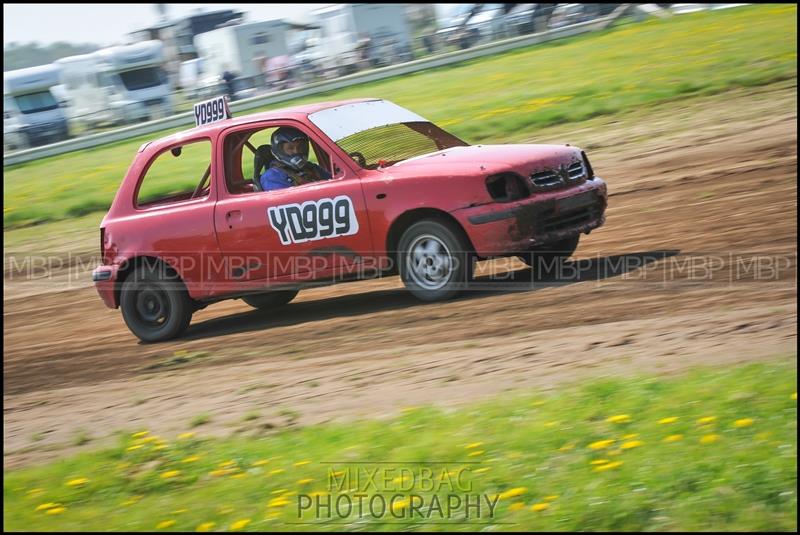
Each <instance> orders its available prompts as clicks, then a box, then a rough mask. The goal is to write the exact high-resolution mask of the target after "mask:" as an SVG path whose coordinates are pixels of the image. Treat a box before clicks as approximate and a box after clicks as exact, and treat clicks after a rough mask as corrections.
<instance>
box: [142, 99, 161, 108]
mask: <svg viewBox="0 0 800 535" xmlns="http://www.w3.org/2000/svg"><path fill="white" fill-rule="evenodd" d="M163 102H164V99H163V98H153V99H150V100H145V101H144V104H145V106H161V104H162V103H163Z"/></svg>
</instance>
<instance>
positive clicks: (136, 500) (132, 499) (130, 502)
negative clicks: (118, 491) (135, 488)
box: [120, 496, 142, 506]
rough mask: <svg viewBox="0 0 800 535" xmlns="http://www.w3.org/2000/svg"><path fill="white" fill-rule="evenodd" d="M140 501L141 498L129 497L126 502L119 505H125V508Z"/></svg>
mask: <svg viewBox="0 0 800 535" xmlns="http://www.w3.org/2000/svg"><path fill="white" fill-rule="evenodd" d="M141 499H142V497H141V496H131V497H130V498H128V499H127V500H125V501H124V502H122V503H121V504H120V505H125V506H127V505H133V504H135V503H137V502H138V501H139V500H141Z"/></svg>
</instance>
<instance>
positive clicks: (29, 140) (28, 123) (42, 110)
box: [3, 64, 69, 150]
mask: <svg viewBox="0 0 800 535" xmlns="http://www.w3.org/2000/svg"><path fill="white" fill-rule="evenodd" d="M58 80H59V76H58V67H57V66H55V65H52V64H51V65H42V66H39V67H30V68H27V69H19V70H15V71H8V72H5V73H3V150H19V149H24V148H28V147H36V146H38V145H45V144H47V143H51V142H56V141H61V140H64V139H67V138H69V127H68V125H67V115H66V114H65V113H64V105H63V104H62V103H61V102H60V101H59V100H58V99H57V98H56V96H55V95H54V94H53V91H52V88H53V86H55V85H57V84H58Z"/></svg>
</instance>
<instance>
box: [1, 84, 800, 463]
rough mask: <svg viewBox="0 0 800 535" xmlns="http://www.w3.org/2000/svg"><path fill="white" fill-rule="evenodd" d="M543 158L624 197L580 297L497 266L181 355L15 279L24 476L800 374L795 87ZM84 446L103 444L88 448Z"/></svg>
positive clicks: (572, 286)
mask: <svg viewBox="0 0 800 535" xmlns="http://www.w3.org/2000/svg"><path fill="white" fill-rule="evenodd" d="M531 141H532V142H542V143H549V142H558V143H565V142H570V143H573V144H575V145H579V146H582V147H583V148H584V149H586V150H587V152H588V154H589V156H590V158H591V159H592V163H593V166H594V168H595V170H596V172H597V173H598V174H599V175H600V176H602V177H603V178H604V179H605V180H606V181H607V182H608V184H609V191H610V194H611V196H610V199H609V209H608V213H607V215H608V217H607V223H606V225H605V226H604V227H603V228H601V229H599V230H597V231H595V232H593V233H592V234H591V235H589V236H584V237H583V238H582V242H581V245H580V246H579V247H578V251H577V253H576V257H575V258H576V262H573V263H571V264H570V265H569V266H568V267H571V269H572V270H573V271H574V272H573V273H572V275H573V276H572V277H571V279H570V280H568V281H567V282H562V283H555V282H554V281H552V280H550V281H548V280H533V279H532V276H531V273H530V270H529V269H527V268H526V267H525V266H524V265H523V264H521V263H519V262H518V261H517V260H513V261H506V262H505V264H503V265H500V263H499V262H487V263H483V264H482V265H481V266H480V267H481V270H482V271H481V276H480V277H479V281H481V284H480V285H479V286H480V289H479V290H476V291H471V292H468V293H467V295H465V296H464V297H462V298H460V299H458V300H455V301H451V302H447V303H439V304H423V303H420V302H418V301H416V300H415V299H414V298H413V297H412V296H411V295H410V294H408V293H406V292H405V291H404V290H403V289H402V285H401V282H400V281H399V279H398V278H397V277H392V278H388V279H383V280H374V281H368V282H358V283H352V284H341V285H337V286H333V287H327V288H316V289H311V290H308V291H305V292H301V294H300V295H299V296H298V298H297V300H296V301H295V302H293V303H292V304H290V305H289V306H288V307H286V308H285V309H284V310H282V311H281V312H280V313H279V314H276V315H274V316H272V315H269V314H265V313H261V312H257V311H254V310H252V309H250V308H249V307H248V306H247V305H246V304H244V303H243V302H242V301H227V302H223V303H220V304H217V305H212V306H210V307H208V308H207V309H205V310H203V311H200V312H198V313H197V314H196V315H195V318H194V320H193V323H192V326H191V327H190V329H189V331H188V333H187V335H186V336H185V337H183V338H182V339H179V340H175V341H172V342H169V343H163V344H156V345H143V344H139V343H137V341H136V339H135V338H134V337H133V336H132V335H131V334H130V332H129V331H128V330H127V328H126V327H125V325H124V323H123V321H122V317H121V315H120V313H119V311H113V310H108V309H106V308H105V307H104V306H103V305H102V303H101V301H100V299H99V297H98V296H97V294H96V292H95V291H94V289H93V288H91V287H84V288H79V289H72V290H67V291H55V290H60V288H59V287H58V286H57V285H53V288H52V290H54V291H51V292H49V293H40V294H38V295H33V294H31V293H28V294H27V295H26V293H25V292H24V291H19V289H18V288H17V286H15V284H17V283H16V282H14V281H9V280H6V281H5V284H4V289H5V294H6V297H5V300H4V313H3V315H4V319H5V326H4V342H5V350H4V353H3V363H4V371H3V386H4V389H5V393H4V397H3V400H4V411H3V444H4V446H5V447H4V466H5V467H11V466H19V465H22V464H27V463H30V462H34V461H39V460H43V459H47V458H52V457H56V456H59V455H63V454H66V453H69V452H72V451H75V450H76V449H80V448H93V447H97V445H98V444H105V443H108V442H109V441H110V440H111V435H112V433H113V432H114V431H115V430H130V431H135V430H141V429H149V430H151V431H154V432H157V433H160V434H164V436H167V437H171V436H175V435H176V434H178V433H180V432H183V431H186V430H187V429H188V428H189V426H190V424H189V422H190V421H191V419H192V418H193V417H195V416H197V415H198V414H201V413H207V414H208V415H210V417H211V420H210V422H209V423H207V424H205V425H203V426H202V427H199V428H197V429H196V431H197V432H198V433H199V434H201V435H202V434H206V435H227V434H230V433H233V432H243V433H246V434H248V435H257V434H260V433H269V432H270V430H271V429H274V428H279V427H282V426H287V425H301V424H305V423H314V422H324V421H330V420H344V419H351V418H358V417H373V416H377V417H383V416H386V415H391V414H394V413H396V412H397V411H399V410H400V409H401V408H403V407H407V406H411V405H419V404H424V403H434V404H438V405H441V406H454V405H458V404H463V403H466V402H469V401H473V400H477V399H481V398H484V397H488V396H493V395H497V394H500V393H502V392H504V391H507V390H509V389H517V388H522V387H530V386H534V387H540V388H546V389H548V388H554V387H556V386H558V385H563V384H565V383H569V382H574V381H576V380H579V379H581V378H585V377H597V376H601V375H620V374H635V373H672V372H675V371H679V370H681V369H685V368H687V367H689V366H694V365H729V364H733V363H738V362H745V361H751V360H758V359H764V358H768V359H794V358H795V354H796V349H795V346H796V338H797V327H796V321H797V278H796V263H797V245H796V241H797V223H796V218H797V151H796V145H797V100H796V87H795V86H794V84H791V86H790V87H787V85H785V84H784V85H783V86H782V87H769V88H757V89H748V90H741V91H737V92H731V93H727V94H725V95H719V96H716V97H703V98H698V99H694V100H691V101H689V102H688V103H686V104H684V105H681V104H676V103H672V104H668V105H665V106H662V107H659V108H656V109H653V110H649V111H647V112H642V111H639V112H636V113H632V114H629V115H626V116H623V117H622V118H621V119H618V120H616V121H614V122H611V121H610V120H608V119H605V120H603V119H602V118H598V119H594V120H592V121H589V122H588V123H585V124H582V125H580V126H579V127H578V126H564V127H559V128H552V129H549V130H547V131H546V132H545V133H544V135H542V136H537V137H536V138H535V139H531ZM91 246H93V244H91ZM508 270H511V271H512V272H511V273H510V275H509V274H508V273H507V272H508ZM490 272H496V273H502V272H506V278H507V279H508V280H505V281H501V280H491V279H492V275H490V274H489V273H490ZM6 278H7V279H8V277H6ZM20 287H22V286H20ZM61 290H63V289H61ZM176 351H181V352H182V351H185V352H186V354H185V355H183V358H179V359H175V358H174V356H175V352H176ZM180 354H181V353H179V355H180ZM171 359H172V360H171ZM254 411H255V412H257V413H258V414H259V417H258V418H255V419H250V420H248V421H245V420H244V419H243V416H244V415H245V414H246V413H251V412H254ZM79 432H83V433H85V434H87V435H88V436H89V437H91V438H92V439H93V440H92V441H90V442H89V443H88V444H87V445H82V446H77V445H75V444H76V441H75V436H76V434H77V433H79Z"/></svg>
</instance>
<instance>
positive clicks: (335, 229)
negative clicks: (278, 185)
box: [215, 122, 372, 282]
mask: <svg viewBox="0 0 800 535" xmlns="http://www.w3.org/2000/svg"><path fill="white" fill-rule="evenodd" d="M284 125H287V123H285V122H284V123H269V124H266V125H262V128H276V127H278V126H284ZM290 125H291V126H292V127H295V128H298V129H299V130H301V131H303V132H304V133H306V135H308V136H309V139H310V140H311V142H312V143H311V144H310V145H312V147H313V144H316V145H317V146H318V147H322V148H323V150H325V149H327V152H325V153H324V154H325V156H327V157H329V158H331V160H330V162H328V163H327V167H329V168H330V169H332V170H333V171H334V172H333V173H332V175H333V176H332V178H331V180H327V181H320V182H315V183H310V184H304V185H301V186H294V187H290V188H285V189H279V190H273V191H253V190H252V189H251V188H250V187H248V188H244V189H245V191H243V192H241V191H240V190H241V188H231V187H230V180H226V187H223V188H221V196H220V199H219V201H218V202H217V206H216V209H215V228H216V232H217V237H218V240H219V245H220V249H221V251H222V254H223V256H224V257H225V259H226V261H227V267H228V276H229V277H230V278H231V279H233V280H240V281H250V280H261V279H267V280H276V281H301V282H302V281H309V280H314V279H318V278H323V277H328V276H332V275H335V274H336V273H340V272H342V271H346V270H350V269H354V268H356V267H358V265H359V264H360V263H361V261H362V258H363V257H364V256H370V253H371V252H372V251H371V236H370V228H369V223H368V221H367V213H366V205H365V202H364V194H363V191H362V188H361V182H360V180H359V179H358V176H356V174H355V173H354V172H353V170H352V169H351V168H350V167H349V166H346V165H343V164H342V163H341V162H340V161H337V156H336V155H335V154H332V151H331V150H330V148H329V147H325V144H324V143H323V142H322V140H321V139H320V138H319V136H317V135H316V134H315V133H314V132H313V131H312V130H311V129H309V128H307V127H305V126H304V125H302V124H301V123H291V124H290ZM252 148H255V147H253V146H252V145H251V149H252ZM311 150H312V149H310V151H311ZM250 154H251V153H250V150H249V149H247V148H245V149H243V150H241V155H233V157H234V159H235V158H239V159H243V158H247V157H248V156H249V155H250ZM231 156H232V155H230V154H226V155H225V157H226V158H230V157H231ZM233 167H234V168H233V169H228V170H226V173H229V174H230V173H234V174H235V173H236V172H237V171H238V169H236V168H235V165H234V166H233ZM242 174H243V173H242ZM228 178H229V179H230V177H228ZM235 178H236V177H234V179H235ZM238 178H239V179H241V178H243V177H242V176H239V177H238ZM248 178H249V177H248ZM247 185H248V186H249V184H247ZM232 189H233V192H232V191H231V190H232ZM237 190H239V191H240V192H239V193H236V191H237Z"/></svg>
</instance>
